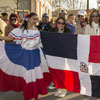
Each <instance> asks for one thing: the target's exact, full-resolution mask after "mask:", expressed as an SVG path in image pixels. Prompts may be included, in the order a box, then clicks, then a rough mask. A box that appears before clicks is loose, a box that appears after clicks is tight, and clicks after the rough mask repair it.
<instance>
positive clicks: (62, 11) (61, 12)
mask: <svg viewBox="0 0 100 100" xmlns="http://www.w3.org/2000/svg"><path fill="white" fill-rule="evenodd" d="M59 14H67V12H66V11H65V10H61V11H60V13H59Z"/></svg>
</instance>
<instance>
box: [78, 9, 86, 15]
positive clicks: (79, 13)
mask: <svg viewBox="0 0 100 100" xmlns="http://www.w3.org/2000/svg"><path fill="white" fill-rule="evenodd" d="M86 14H87V12H86V11H85V10H80V11H78V15H86Z"/></svg>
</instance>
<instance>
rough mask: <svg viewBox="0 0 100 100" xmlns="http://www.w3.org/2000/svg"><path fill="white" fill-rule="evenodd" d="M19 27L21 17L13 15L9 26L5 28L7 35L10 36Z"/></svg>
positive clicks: (10, 17)
mask: <svg viewBox="0 0 100 100" xmlns="http://www.w3.org/2000/svg"><path fill="white" fill-rule="evenodd" d="M17 27H19V17H18V15H17V14H14V13H11V14H10V16H9V24H8V25H7V26H6V27H5V35H6V36H8V34H9V33H10V32H11V31H12V30H13V29H14V28H17Z"/></svg>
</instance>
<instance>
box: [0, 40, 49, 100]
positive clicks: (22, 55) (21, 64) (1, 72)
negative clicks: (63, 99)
mask: <svg viewBox="0 0 100 100" xmlns="http://www.w3.org/2000/svg"><path fill="white" fill-rule="evenodd" d="M40 52H42V49H41V50H39V49H38V48H37V49H34V50H25V49H23V48H22V47H21V46H20V45H16V44H7V43H6V44H4V43H3V42H1V41H0V91H9V90H13V91H17V92H19V91H23V94H24V100H29V99H32V98H35V100H36V99H37V98H38V94H47V86H48V85H49V83H50V78H49V71H48V69H47V68H45V67H47V65H46V63H45V61H44V60H43V59H42V61H41V57H40ZM41 55H42V53H41ZM42 57H43V55H42ZM41 62H44V63H41ZM42 65H43V68H42Z"/></svg>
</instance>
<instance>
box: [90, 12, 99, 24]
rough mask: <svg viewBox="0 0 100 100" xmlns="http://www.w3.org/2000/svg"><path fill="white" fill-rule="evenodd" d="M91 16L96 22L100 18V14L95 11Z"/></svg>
mask: <svg viewBox="0 0 100 100" xmlns="http://www.w3.org/2000/svg"><path fill="white" fill-rule="evenodd" d="M91 18H92V21H94V22H95V23H98V22H99V21H98V20H99V19H100V15H99V14H98V13H97V12H94V13H93V14H92V15H91Z"/></svg>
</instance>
